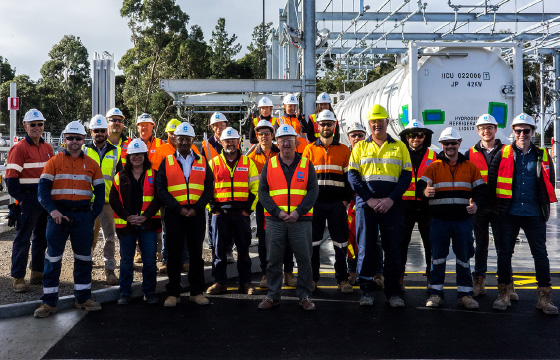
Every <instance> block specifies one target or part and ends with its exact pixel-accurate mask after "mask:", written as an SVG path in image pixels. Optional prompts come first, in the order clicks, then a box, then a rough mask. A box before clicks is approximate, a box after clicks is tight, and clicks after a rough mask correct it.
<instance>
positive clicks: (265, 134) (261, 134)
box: [257, 131, 272, 136]
mask: <svg viewBox="0 0 560 360" xmlns="http://www.w3.org/2000/svg"><path fill="white" fill-rule="evenodd" d="M257 135H259V136H270V135H272V133H271V132H270V131H266V132H258V133H257Z"/></svg>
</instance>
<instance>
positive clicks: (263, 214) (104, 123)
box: [6, 93, 558, 318]
mask: <svg viewBox="0 0 560 360" xmlns="http://www.w3.org/2000/svg"><path fill="white" fill-rule="evenodd" d="M297 104H298V102H297V99H296V96H295V95H294V94H288V95H287V96H285V97H284V99H283V107H284V113H283V116H281V117H280V118H275V117H273V114H272V110H273V104H272V101H271V100H270V99H269V98H266V97H264V98H262V99H261V100H260V101H259V104H258V105H259V115H258V116H257V117H255V118H254V119H253V121H252V123H251V125H250V127H251V130H250V140H251V143H252V144H253V147H252V148H251V149H250V151H249V152H248V154H247V155H245V154H243V153H242V152H241V150H240V136H239V133H238V131H237V130H236V129H234V128H233V127H231V126H228V119H227V118H226V117H225V116H224V115H223V114H221V113H214V114H213V115H212V117H211V119H210V126H211V127H212V129H213V132H214V133H213V135H212V136H211V137H210V138H209V139H208V140H206V141H204V142H203V144H202V148H201V150H200V151H199V149H198V148H197V147H196V146H195V145H194V139H195V137H196V134H195V131H194V128H193V127H192V125H191V124H190V123H188V122H182V123H181V122H180V121H178V120H175V119H173V120H171V121H170V122H169V123H168V124H167V127H166V129H165V130H166V132H167V136H168V138H167V142H165V141H163V140H161V139H158V138H156V137H154V136H153V135H152V131H153V127H154V121H153V119H152V118H151V117H150V116H149V115H148V114H142V115H141V116H139V117H138V118H137V120H136V126H137V130H138V134H139V137H138V138H137V139H134V140H132V139H130V138H128V137H126V136H125V135H124V134H123V132H122V130H123V123H124V115H123V114H122V112H121V111H120V110H119V109H117V108H114V109H111V110H109V112H108V113H107V114H106V116H105V117H104V116H102V115H96V116H94V117H93V118H92V119H91V122H90V125H89V131H90V134H91V138H92V141H91V142H90V143H88V144H85V138H86V134H87V133H86V130H85V128H84V126H83V125H82V124H80V123H79V122H77V121H73V122H71V123H69V124H68V125H67V126H66V128H65V129H64V131H63V138H64V145H65V146H64V150H63V151H61V152H59V153H58V154H56V155H54V154H53V149H52V147H51V146H50V145H49V144H47V143H45V142H44V140H43V139H42V137H41V135H42V133H43V129H44V122H45V118H44V117H43V115H42V114H41V112H40V111H38V110H36V109H32V110H30V111H29V112H27V113H26V114H25V117H24V119H23V125H24V128H25V131H26V133H27V134H26V137H25V140H23V141H21V142H19V143H18V144H17V145H15V146H14V147H13V148H12V149H11V150H10V153H9V157H8V165H7V173H6V183H7V186H8V191H9V193H10V195H11V196H12V197H14V198H15V199H16V201H17V202H18V203H19V205H20V206H21V209H22V212H21V216H20V219H19V222H18V227H17V235H16V238H15V239H14V245H13V254H12V271H11V274H12V277H13V290H14V291H16V292H23V291H27V290H28V285H27V283H26V282H25V279H24V278H25V272H26V266H27V260H28V253H29V248H30V237H31V235H32V233H33V239H32V241H31V249H32V251H31V253H32V259H31V264H30V267H31V269H32V271H31V279H30V283H31V284H43V296H42V297H41V299H42V304H41V306H40V307H39V308H38V309H37V310H36V311H35V317H39V318H42V317H46V316H49V315H50V314H52V313H55V312H56V311H57V308H56V305H57V300H58V283H59V276H60V270H61V260H62V255H63V251H64V246H65V243H66V240H67V239H68V236H70V241H71V243H72V249H73V251H74V259H75V260H74V282H75V285H74V289H75V290H74V291H75V298H76V302H75V305H76V307H77V308H84V309H86V310H88V311H95V310H100V309H101V305H100V304H99V303H97V302H95V301H94V300H93V299H92V298H91V271H92V256H91V254H92V251H93V250H94V248H95V240H96V239H97V236H98V233H99V231H100V230H101V231H102V232H103V238H104V245H103V256H104V259H105V275H106V280H107V283H108V284H111V285H116V284H117V283H118V284H119V285H120V297H119V299H118V304H119V305H126V304H128V303H129V302H130V300H131V295H132V294H131V285H132V281H133V264H134V262H135V261H136V262H140V261H141V262H142V264H143V267H142V277H143V282H142V291H143V294H144V300H145V301H146V303H148V304H156V303H158V298H157V297H156V295H155V288H156V276H157V273H158V269H157V265H156V262H157V260H158V256H160V257H161V258H159V260H161V261H162V267H161V268H160V273H161V272H165V273H167V275H168V277H169V282H168V284H167V287H166V289H167V298H166V299H165V302H164V306H166V307H174V306H176V305H177V303H179V302H180V299H181V298H180V294H181V293H182V290H183V289H182V287H181V281H180V280H181V272H182V271H188V280H189V284H190V296H189V301H192V302H194V303H195V304H198V305H207V304H209V300H208V298H207V297H206V296H205V294H211V295H216V294H222V293H224V292H226V291H227V286H226V282H227V274H226V269H227V263H228V260H229V258H230V255H229V253H230V252H231V248H232V246H233V245H234V244H235V246H236V248H237V269H238V273H239V277H238V279H239V292H240V293H243V294H248V295H252V294H255V287H254V286H253V284H252V283H251V257H250V256H249V247H250V244H251V237H252V236H251V222H250V215H251V213H252V212H253V211H255V215H256V222H257V237H258V241H259V246H258V252H259V260H260V264H261V270H262V279H261V281H260V283H259V286H260V287H261V288H268V293H267V295H266V296H265V297H264V299H262V301H260V303H259V305H258V308H259V309H263V310H265V309H270V308H272V307H275V306H277V305H279V304H280V300H281V288H282V284H283V283H284V284H286V285H288V286H293V287H295V288H296V294H297V296H298V298H299V299H300V300H299V305H300V306H301V307H302V308H303V309H305V310H314V309H315V304H314V303H313V301H312V300H311V295H312V293H313V292H314V291H315V289H316V287H317V283H318V282H319V280H320V272H319V268H320V263H321V259H320V251H319V248H320V246H321V244H322V243H323V240H324V238H325V236H324V233H325V227H327V226H328V230H329V234H330V238H331V240H332V244H333V248H334V254H335V264H334V268H335V278H336V281H337V283H338V289H339V290H340V292H342V293H352V292H353V291H354V286H353V285H359V288H360V290H361V293H362V294H361V298H360V305H362V306H371V305H373V303H374V297H373V292H374V290H375V289H377V288H381V289H384V292H385V295H386V298H387V302H388V304H389V305H390V306H391V307H404V306H405V303H404V300H403V298H402V292H403V291H405V282H404V275H405V265H406V262H407V249H408V246H409V243H410V239H411V234H412V230H413V228H414V225H415V224H416V223H417V224H418V229H419V232H420V235H421V238H422V243H423V246H424V252H425V259H426V272H425V275H426V278H427V288H428V291H429V293H430V296H429V298H428V300H427V302H426V306H428V307H438V306H441V305H442V304H443V298H444V291H443V286H444V280H445V266H446V257H447V255H448V252H449V244H450V241H451V242H452V244H453V251H454V253H455V255H456V267H457V296H458V299H459V304H460V305H461V306H463V307H465V308H467V309H476V308H478V302H477V301H476V300H475V299H474V298H473V297H477V296H480V295H483V294H484V293H485V285H484V283H485V281H484V279H485V274H486V268H487V266H486V263H487V257H488V244H489V226H490V225H491V226H492V230H493V236H494V241H495V244H496V248H497V251H498V288H499V297H498V299H497V300H496V301H495V302H494V305H493V307H494V308H495V309H497V310H506V309H507V307H509V306H511V301H512V300H514V301H515V300H517V299H518V297H517V294H516V293H515V290H514V287H513V282H512V268H511V257H512V254H513V248H514V246H515V239H516V237H517V235H518V233H519V230H520V228H522V229H523V230H524V231H525V234H526V235H527V240H528V242H529V245H530V248H531V252H532V254H533V257H534V259H535V269H536V272H537V281H538V304H537V308H539V309H541V310H543V311H544V312H545V313H547V314H558V309H557V308H556V307H555V306H554V305H553V303H552V301H551V295H550V294H551V284H550V268H549V262H548V257H547V253H546V245H545V241H546V221H547V220H548V216H549V214H550V203H551V202H555V201H556V197H555V195H554V185H553V184H554V181H555V180H554V170H553V166H552V161H551V160H550V159H549V157H548V153H547V151H546V149H540V148H538V147H536V146H535V145H534V144H533V143H532V142H531V136H532V135H533V133H534V131H535V128H536V127H535V123H534V120H533V119H532V118H531V117H530V116H529V115H527V114H520V115H519V116H517V117H516V118H515V119H514V121H513V123H512V128H513V131H514V134H515V142H514V143H513V144H511V145H507V146H506V145H503V144H501V143H500V141H499V140H497V139H495V134H496V130H497V127H498V123H497V122H496V120H495V119H494V118H493V117H492V115H489V114H484V115H482V116H481V117H480V118H479V119H478V121H477V123H476V126H477V129H478V132H479V135H480V137H481V140H480V142H478V143H477V144H476V145H474V146H473V147H472V148H470V149H469V151H468V152H467V153H466V154H464V155H463V154H461V153H459V147H460V146H461V141H462V138H461V135H460V134H459V132H458V131H457V130H455V129H453V128H447V129H445V130H444V131H443V132H442V133H441V134H440V136H439V139H438V141H439V143H440V145H441V147H442V148H443V151H442V152H440V153H439V154H437V153H436V152H434V151H433V150H432V149H430V147H431V145H432V144H431V141H432V135H433V132H432V131H431V130H430V129H428V128H426V127H425V126H424V125H423V123H422V122H421V121H417V120H412V121H411V122H410V123H409V124H408V125H407V126H406V128H405V129H404V130H403V131H402V132H401V133H400V134H399V135H400V140H399V139H394V138H392V137H391V136H390V135H389V134H388V133H387V126H388V124H389V115H388V114H387V112H386V110H385V109H384V108H383V107H382V106H380V105H375V106H373V107H372V108H371V109H370V110H369V112H368V114H367V120H368V122H369V130H370V133H371V135H370V136H369V137H367V138H366V136H367V130H366V129H365V127H364V126H362V125H361V124H360V123H354V124H352V125H350V126H349V127H348V128H347V129H346V134H347V136H348V142H349V143H350V145H351V146H350V147H348V146H346V145H344V144H342V143H341V142H340V136H341V134H340V126H339V122H338V120H337V119H336V117H335V115H334V113H333V111H332V106H331V99H330V97H329V95H328V94H326V93H322V94H320V95H319V96H318V98H317V109H316V112H315V113H314V114H312V115H310V116H308V117H305V118H304V117H303V116H301V115H299V114H298V111H297ZM207 224H208V233H209V239H210V245H211V246H210V247H211V249H212V276H213V278H214V282H213V284H212V285H211V286H210V287H208V288H207V289H205V278H204V261H203V259H202V249H203V242H204V238H205V237H206V233H207ZM473 228H474V234H475V237H474V238H473V236H472V232H473ZM115 235H116V237H118V239H119V244H120V273H119V278H117V277H116V275H115V273H114V270H115V268H116V261H115V238H116V237H115ZM158 239H159V241H158ZM158 243H161V245H162V248H161V249H160V248H159V247H158ZM475 243H476V251H475V246H474V244H475ZM45 250H46V251H45ZM294 256H295V260H296V262H297V267H298V275H297V277H296V276H295V275H294V274H293V268H294V261H293V258H294ZM473 256H475V271H474V272H473V273H472V275H471V271H470V258H471V257H473ZM473 278H474V283H473Z"/></svg>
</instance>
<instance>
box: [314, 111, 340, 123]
mask: <svg viewBox="0 0 560 360" xmlns="http://www.w3.org/2000/svg"><path fill="white" fill-rule="evenodd" d="M317 121H336V117H335V116H334V113H333V112H332V111H330V110H323V111H321V112H320V113H319V115H317Z"/></svg>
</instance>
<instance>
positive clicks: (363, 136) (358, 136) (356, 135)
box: [350, 133, 366, 139]
mask: <svg viewBox="0 0 560 360" xmlns="http://www.w3.org/2000/svg"><path fill="white" fill-rule="evenodd" d="M350 137H351V138H352V139H355V138H360V139H363V138H365V137H366V134H362V133H354V134H350Z"/></svg>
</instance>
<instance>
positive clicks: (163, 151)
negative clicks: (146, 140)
mask: <svg viewBox="0 0 560 360" xmlns="http://www.w3.org/2000/svg"><path fill="white" fill-rule="evenodd" d="M175 151H176V150H175V147H174V146H173V145H171V144H170V143H165V144H163V145H161V146H160V147H158V148H157V149H156V152H155V154H154V157H153V158H152V168H153V169H154V170H155V171H158V169H159V167H160V165H161V162H162V161H163V159H165V158H166V157H168V156H169V155H171V154H173V153H175ZM191 151H193V152H194V153H195V154H197V155H200V151H198V148H197V147H196V146H195V145H194V144H193V145H192V146H191Z"/></svg>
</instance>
